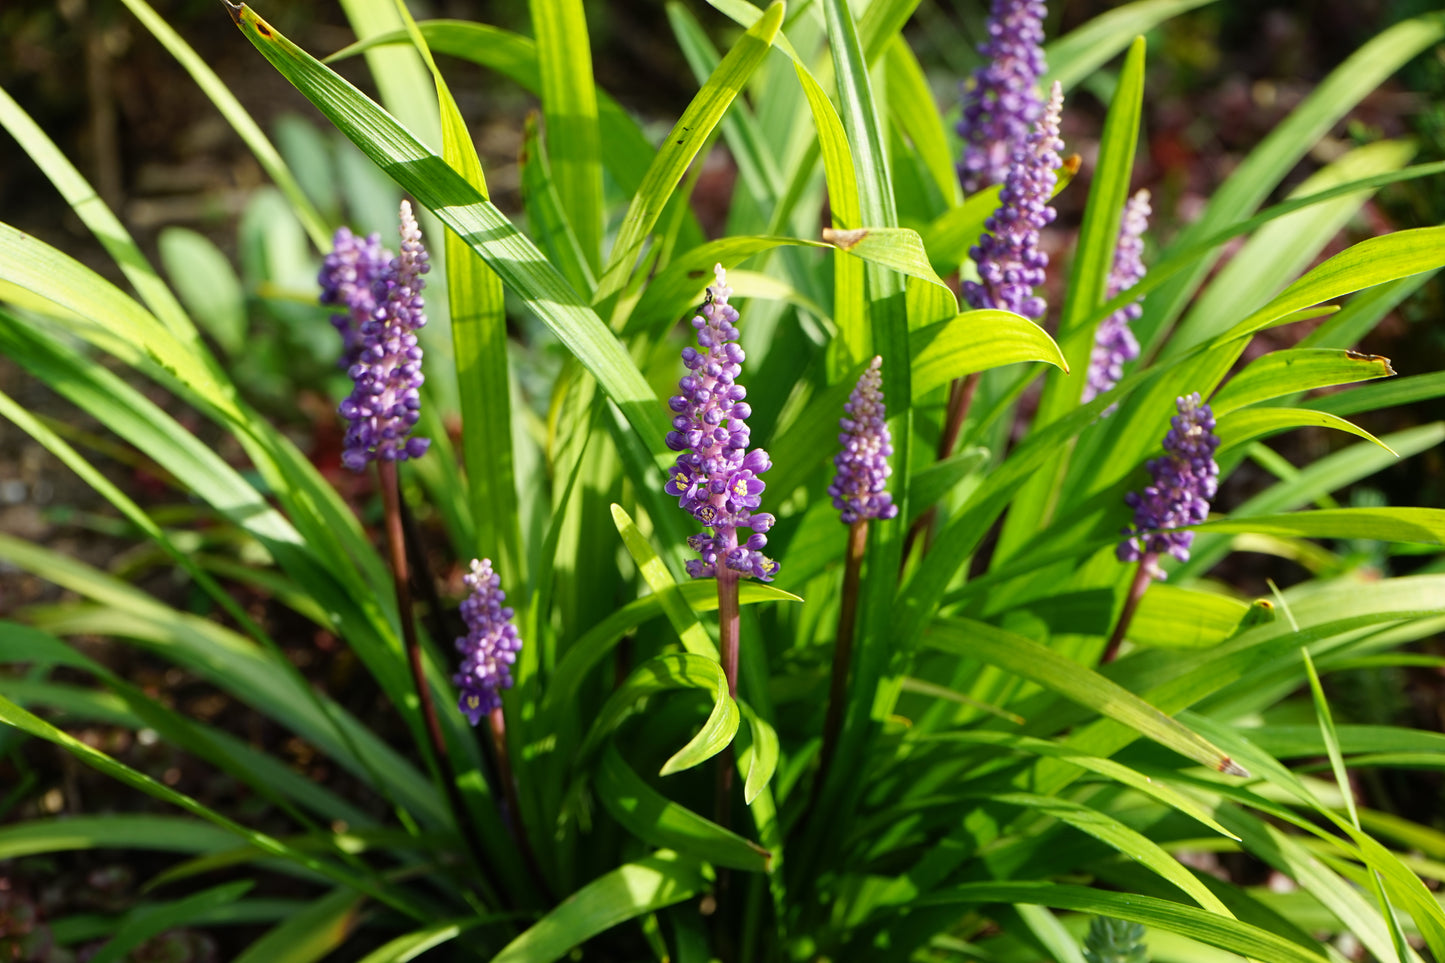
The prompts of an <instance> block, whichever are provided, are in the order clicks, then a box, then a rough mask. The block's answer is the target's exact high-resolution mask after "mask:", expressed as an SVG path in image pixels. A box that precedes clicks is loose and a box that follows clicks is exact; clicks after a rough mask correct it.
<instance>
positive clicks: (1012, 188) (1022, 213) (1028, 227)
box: [963, 83, 1064, 320]
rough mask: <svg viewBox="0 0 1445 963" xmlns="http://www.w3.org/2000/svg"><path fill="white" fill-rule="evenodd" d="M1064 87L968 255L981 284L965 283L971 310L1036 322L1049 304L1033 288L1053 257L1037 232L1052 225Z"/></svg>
mask: <svg viewBox="0 0 1445 963" xmlns="http://www.w3.org/2000/svg"><path fill="white" fill-rule="evenodd" d="M1063 106H1064V91H1063V87H1062V86H1061V85H1059V84H1058V83H1055V84H1054V87H1053V90H1052V91H1050V93H1049V102H1048V105H1047V106H1046V107H1045V108H1044V112H1043V115H1042V116H1041V117H1040V118H1039V122H1038V124H1037V126H1036V127H1035V128H1034V131H1033V133H1032V134H1030V135H1029V138H1028V140H1027V142H1025V143H1024V144H1023V145H1021V146H1020V147H1018V148H1017V149H1015V151H1014V153H1013V161H1012V164H1011V166H1010V167H1009V172H1008V176H1007V177H1006V179H1005V180H1004V187H1003V190H1002V191H1000V192H999V196H998V200H999V206H998V209H997V210H996V211H994V212H993V214H992V215H991V216H990V217H989V219H988V220H987V221H985V222H984V229H985V231H986V232H987V233H985V234H984V235H983V236H981V237H980V238H979V239H978V243H977V244H975V245H974V246H973V247H972V248H971V249H970V250H969V252H968V256H969V257H970V258H972V259H973V262H974V264H976V265H977V266H978V277H979V279H978V280H977V281H965V282H964V284H963V296H964V299H965V300H966V301H967V302H968V304H969V306H970V307H973V308H997V309H999V310H1003V311H1012V312H1014V313H1015V314H1021V315H1023V316H1024V317H1026V318H1030V319H1033V320H1038V319H1039V318H1042V317H1043V316H1044V310H1045V308H1046V307H1047V305H1046V304H1045V302H1044V299H1043V298H1041V297H1039V296H1038V295H1036V294H1035V293H1034V289H1035V288H1037V287H1038V286H1039V285H1041V284H1043V283H1044V269H1045V268H1046V267H1048V264H1049V256H1048V255H1047V254H1045V253H1044V252H1043V251H1042V250H1040V249H1039V232H1040V231H1041V230H1043V228H1044V227H1045V226H1046V225H1048V224H1049V223H1050V222H1051V221H1053V219H1054V217H1055V214H1056V212H1055V211H1054V209H1053V208H1052V207H1051V206H1049V200H1050V199H1051V198H1052V197H1053V194H1054V187H1055V186H1056V185H1057V184H1058V173H1057V171H1058V169H1059V166H1060V163H1061V161H1060V160H1059V151H1060V150H1062V149H1063V146H1064V142H1063V141H1062V140H1060V139H1059V117H1060V115H1061V113H1062V111H1063Z"/></svg>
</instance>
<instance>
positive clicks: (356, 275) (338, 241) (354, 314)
mask: <svg viewBox="0 0 1445 963" xmlns="http://www.w3.org/2000/svg"><path fill="white" fill-rule="evenodd" d="M390 261H391V252H390V251H388V250H387V249H386V248H384V247H382V246H381V235H380V234H370V235H367V236H366V237H364V238H363V237H357V236H356V235H355V234H352V233H351V228H349V227H338V228H337V229H336V236H335V238H334V239H333V240H332V247H331V253H330V254H328V255H326V260H324V261H323V262H322V264H321V275H320V277H319V278H318V279H317V280H318V281H320V282H321V303H322V304H334V305H336V306H337V307H339V308H343V309H344V310H345V313H344V314H333V315H332V316H331V323H332V324H333V325H334V326H335V327H336V330H337V331H339V332H340V333H341V357H340V358H338V359H337V361H336V363H337V365H338V366H339V367H341V368H350V367H351V366H352V365H353V364H355V363H356V356H357V353H358V352H359V351H360V350H361V345H360V342H359V341H358V339H357V331H358V330H359V329H360V328H361V325H362V324H363V323H364V322H365V321H366V319H367V318H370V317H371V315H372V314H373V312H375V311H376V297H375V295H374V294H373V291H372V285H374V284H375V283H376V281H377V280H378V279H379V278H380V277H381V276H382V274H383V273H384V272H385V271H386V268H387V264H388V263H389V262H390Z"/></svg>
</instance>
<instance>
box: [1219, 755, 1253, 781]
mask: <svg viewBox="0 0 1445 963" xmlns="http://www.w3.org/2000/svg"><path fill="white" fill-rule="evenodd" d="M1215 768H1216V769H1218V770H1219V771H1220V772H1222V773H1224V774H1225V775H1226V776H1248V775H1249V770H1248V769H1246V768H1244V767H1243V766H1241V765H1240V764H1239V763H1237V762H1235V761H1234V760H1233V759H1231V758H1229V757H1228V756H1225V757H1224V758H1223V759H1221V760H1219V765H1217V766H1215Z"/></svg>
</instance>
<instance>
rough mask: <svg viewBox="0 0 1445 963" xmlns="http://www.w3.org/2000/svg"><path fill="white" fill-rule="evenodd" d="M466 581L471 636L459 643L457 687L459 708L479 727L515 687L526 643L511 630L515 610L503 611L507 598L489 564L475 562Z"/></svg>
mask: <svg viewBox="0 0 1445 963" xmlns="http://www.w3.org/2000/svg"><path fill="white" fill-rule="evenodd" d="M462 581H463V582H465V583H466V585H467V588H469V589H471V594H470V595H468V596H467V597H466V598H465V599H463V600H462V619H463V620H465V621H466V623H467V634H466V635H464V636H462V637H461V638H459V639H457V651H458V652H460V653H461V654H462V667H461V670H460V671H458V672H457V674H456V675H454V676H452V681H453V682H454V683H456V685H457V687H458V688H459V689H460V690H461V697H460V698H459V699H458V701H457V708H459V709H460V710H461V711H462V714H463V715H465V716H466V717H467V718H468V719H469V720H471V723H472V725H476V724H477V723H479V722H480V721H481V720H482V717H483V716H485V715H488V714H490V713H491V711H492V710H493V709H498V708H501V705H502V695H501V691H502V690H503V689H510V688H511V687H512V669H511V665H512V663H513V662H516V661H517V653H518V652H520V651H521V650H522V640H521V638H520V637H519V636H518V635H517V627H516V626H515V625H513V624H512V610H511V609H510V608H506V607H504V606H503V605H502V603H503V602H505V601H506V600H507V593H505V592H503V591H502V589H501V584H502V579H501V577H500V576H498V575H497V573H496V572H494V571H492V562H491V560H490V559H485V558H484V559H480V560H478V559H472V570H471V572H470V574H467V575H463V576H462Z"/></svg>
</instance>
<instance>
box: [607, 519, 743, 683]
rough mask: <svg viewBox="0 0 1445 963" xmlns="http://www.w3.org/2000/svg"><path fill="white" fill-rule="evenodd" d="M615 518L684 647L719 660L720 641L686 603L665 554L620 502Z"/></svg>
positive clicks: (628, 552)
mask: <svg viewBox="0 0 1445 963" xmlns="http://www.w3.org/2000/svg"><path fill="white" fill-rule="evenodd" d="M612 521H613V523H614V524H615V525H616V526H617V533H618V534H619V535H621V536H622V544H623V545H625V546H626V547H627V554H629V555H631V556H632V560H633V561H634V562H636V563H637V569H638V571H640V572H641V573H642V579H643V581H645V582H646V583H647V587H648V588H650V589H652V593H653V596H654V597H655V598H656V599H657V600H658V602H659V604H661V605H662V611H663V612H664V613H666V615H667V620H668V621H669V622H671V623H672V627H673V630H674V631H676V632H677V635H678V638H680V639H681V640H682V644H683V647H684V648H685V649H687V651H689V652H691V653H693V654H694V655H700V656H703V657H705V658H709V659H712V660H714V661H716V660H717V658H718V650H717V643H715V642H713V640H712V637H711V636H709V635H708V634H707V630H706V629H704V628H703V627H702V622H701V621H699V620H698V617H697V613H696V612H695V611H693V609H692V608H691V607H690V606H689V605H688V604H687V598H686V596H684V595H683V594H682V593H681V592H680V591H678V585H677V581H676V580H675V579H674V578H673V577H672V573H671V572H669V571H668V570H667V566H666V565H665V564H664V563H663V561H662V557H661V556H660V555H658V554H657V552H656V551H654V550H653V548H652V545H651V544H650V543H649V542H648V541H647V537H646V536H645V535H643V534H642V532H641V530H639V529H638V527H637V523H636V522H634V521H633V520H632V516H631V515H628V514H627V512H626V510H625V509H623V507H622V506H621V505H617V504H614V505H613V506H612Z"/></svg>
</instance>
